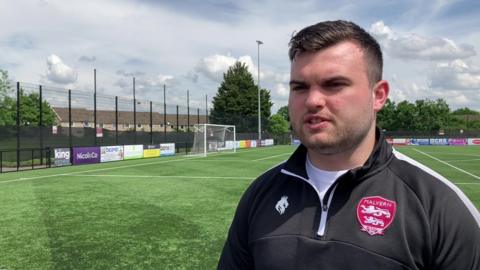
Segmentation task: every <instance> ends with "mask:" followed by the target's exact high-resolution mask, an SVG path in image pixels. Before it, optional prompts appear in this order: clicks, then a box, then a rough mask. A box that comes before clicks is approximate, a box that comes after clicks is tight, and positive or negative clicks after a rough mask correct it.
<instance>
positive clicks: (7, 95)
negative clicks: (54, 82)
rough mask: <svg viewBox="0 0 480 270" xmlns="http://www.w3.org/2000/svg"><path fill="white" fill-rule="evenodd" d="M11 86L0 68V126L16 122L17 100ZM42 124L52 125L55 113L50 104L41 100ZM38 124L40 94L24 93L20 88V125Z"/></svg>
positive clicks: (6, 74)
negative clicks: (13, 95)
mask: <svg viewBox="0 0 480 270" xmlns="http://www.w3.org/2000/svg"><path fill="white" fill-rule="evenodd" d="M12 92H13V90H12V88H11V84H10V80H9V79H8V72H7V71H4V70H0V126H14V125H16V124H17V100H16V97H15V98H14V97H12ZM42 113H43V114H42V121H43V125H53V124H55V122H56V115H55V112H54V111H53V109H52V108H51V106H50V104H49V103H48V102H47V101H45V100H43V101H42ZM39 124H40V96H39V94H38V93H29V94H25V91H24V90H23V89H20V125H22V126H32V125H35V126H38V125H39Z"/></svg>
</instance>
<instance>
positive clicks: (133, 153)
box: [123, 144, 143, 159]
mask: <svg viewBox="0 0 480 270" xmlns="http://www.w3.org/2000/svg"><path fill="white" fill-rule="evenodd" d="M123 156H124V159H136V158H143V144H137V145H125V146H124V147H123Z"/></svg>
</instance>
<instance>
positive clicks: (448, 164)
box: [413, 148, 480, 180]
mask: <svg viewBox="0 0 480 270" xmlns="http://www.w3.org/2000/svg"><path fill="white" fill-rule="evenodd" d="M413 150H415V151H417V152H418V153H420V154H422V155H425V156H427V157H429V158H431V159H433V160H436V161H438V162H440V163H443V164H445V165H447V166H450V167H452V168H454V169H455V170H458V171H460V172H463V173H464V174H467V175H470V176H471V177H473V178H475V179H478V180H480V176H477V175H475V174H473V173H470V172H467V171H465V170H463V169H460V168H458V167H457V166H454V165H452V164H450V163H448V162H446V161H443V160H441V159H438V158H436V157H434V156H432V155H429V154H427V153H425V152H423V151H420V150H418V149H416V148H413Z"/></svg>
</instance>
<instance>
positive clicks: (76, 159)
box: [72, 147, 100, 165]
mask: <svg viewBox="0 0 480 270" xmlns="http://www.w3.org/2000/svg"><path fill="white" fill-rule="evenodd" d="M72 161H73V164H74V165H79V164H92V163H99V162H100V147H74V148H73V158H72Z"/></svg>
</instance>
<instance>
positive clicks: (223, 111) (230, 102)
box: [210, 62, 273, 132]
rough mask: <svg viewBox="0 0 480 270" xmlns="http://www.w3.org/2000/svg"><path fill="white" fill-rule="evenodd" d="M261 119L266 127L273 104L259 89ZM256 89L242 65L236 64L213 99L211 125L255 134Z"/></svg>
mask: <svg viewBox="0 0 480 270" xmlns="http://www.w3.org/2000/svg"><path fill="white" fill-rule="evenodd" d="M260 97H261V104H260V107H261V117H262V123H266V122H267V121H266V120H267V119H268V118H269V117H270V109H271V107H272V105H273V104H272V102H271V98H270V92H269V91H268V90H266V89H261V91H260ZM257 119H258V86H257V85H255V83H254V80H253V76H252V74H251V73H250V72H249V71H248V69H247V66H246V65H245V64H244V63H240V62H236V63H235V64H234V65H232V66H231V67H230V68H229V69H228V71H227V72H226V73H224V74H223V81H222V83H221V84H220V87H219V88H218V92H217V94H216V96H215V97H214V98H213V108H212V110H211V111H210V122H211V123H216V124H229V125H235V126H236V127H237V131H238V132H255V131H257V121H258V120H257Z"/></svg>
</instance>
